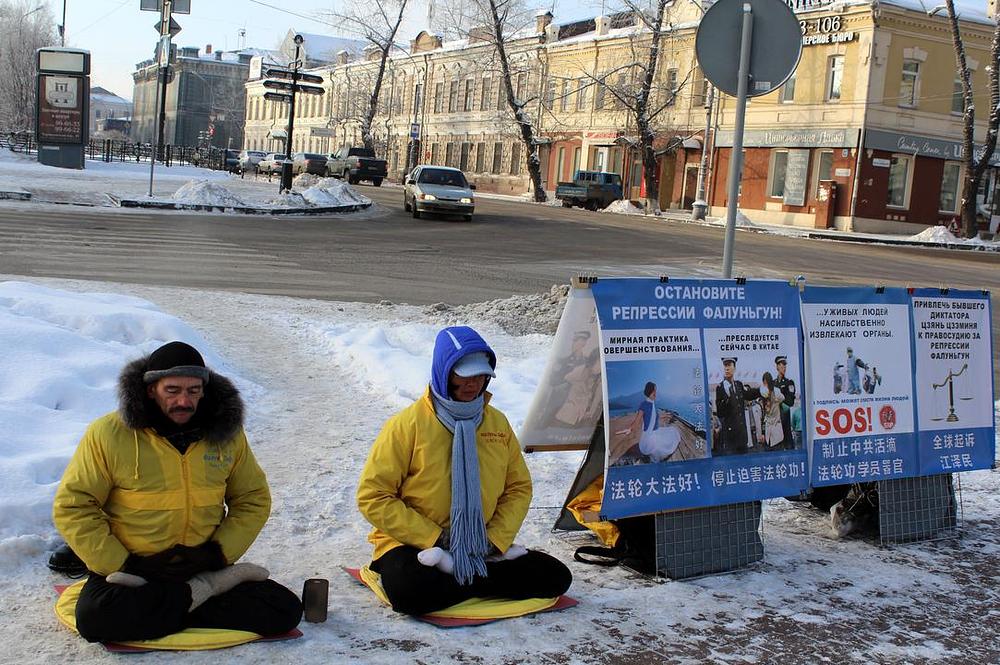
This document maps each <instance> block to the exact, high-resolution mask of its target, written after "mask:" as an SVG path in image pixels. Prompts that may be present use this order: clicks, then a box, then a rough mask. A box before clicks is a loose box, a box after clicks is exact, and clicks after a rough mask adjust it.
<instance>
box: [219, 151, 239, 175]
mask: <svg viewBox="0 0 1000 665" xmlns="http://www.w3.org/2000/svg"><path fill="white" fill-rule="evenodd" d="M222 168H223V169H224V170H226V171H229V172H230V173H239V170H240V151H239V150H230V149H228V148H227V149H226V150H224V151H223V153H222Z"/></svg>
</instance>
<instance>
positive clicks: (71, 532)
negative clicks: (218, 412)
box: [52, 412, 271, 575]
mask: <svg viewBox="0 0 1000 665" xmlns="http://www.w3.org/2000/svg"><path fill="white" fill-rule="evenodd" d="M270 511H271V494H270V491H269V489H268V486H267V478H266V477H265V475H264V472H263V470H262V469H261V468H260V466H259V465H258V464H257V460H256V459H255V458H254V455H253V453H252V452H251V450H250V446H249V444H248V443H247V439H246V434H245V433H244V432H243V429H242V428H241V427H240V428H237V429H236V430H235V434H234V435H233V436H232V437H231V438H230V439H229V440H228V441H224V442H223V443H222V444H221V445H220V444H216V443H209V442H207V441H205V440H201V441H197V442H195V443H193V444H191V445H190V447H188V449H187V452H186V453H185V454H184V455H181V454H180V452H178V450H177V449H176V448H174V447H173V446H172V445H171V444H170V442H168V441H167V440H166V439H163V438H162V437H160V436H158V435H157V434H156V432H155V431H153V430H152V429H149V428H144V429H132V428H129V427H127V426H126V425H125V423H124V422H122V419H121V417H120V416H119V414H118V412H114V413H109V414H108V415H106V416H103V417H101V418H99V419H98V420H96V421H94V422H93V423H92V424H91V425H90V427H89V428H88V429H87V432H86V433H85V434H84V436H83V439H82V440H81V441H80V444H79V446H78V447H77V449H76V453H75V454H74V455H73V458H72V459H71V460H70V462H69V466H67V468H66V471H65V473H64V474H63V478H62V482H61V483H60V484H59V489H58V490H57V491H56V496H55V501H54V503H53V507H52V517H53V521H54V522H55V525H56V528H57V529H59V532H60V533H61V534H62V535H63V537H64V538H65V539H66V542H67V543H68V544H69V546H70V547H71V548H73V551H74V552H76V553H77V554H78V555H79V556H80V558H81V559H83V561H84V563H86V564H87V567H88V568H89V569H90V570H92V571H94V572H96V573H99V574H101V575H107V574H109V573H112V572H114V571H116V570H120V569H121V567H122V566H123V565H124V563H125V559H126V558H127V557H128V555H129V554H130V553H132V554H138V555H143V556H145V555H150V554H155V553H157V552H162V551H163V550H165V549H168V548H170V547H173V546H174V545H178V544H180V545H189V546H197V545H200V544H202V543H204V542H205V541H207V540H209V539H212V540H216V541H218V543H219V545H220V546H221V547H222V553H223V555H224V556H225V557H226V560H227V561H228V562H230V563H232V562H234V561H236V560H237V559H239V558H240V556H242V555H243V553H244V552H246V550H247V548H249V547H250V545H251V544H252V543H253V541H254V539H255V538H256V537H257V534H258V533H259V532H260V530H261V528H263V526H264V523H265V522H266V521H267V517H268V515H269V514H270Z"/></svg>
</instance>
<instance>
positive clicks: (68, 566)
mask: <svg viewBox="0 0 1000 665" xmlns="http://www.w3.org/2000/svg"><path fill="white" fill-rule="evenodd" d="M49 569H50V570H54V571H55V572H57V573H62V574H63V575H65V576H66V577H70V578H72V579H76V578H78V577H83V576H84V575H86V574H87V566H86V564H84V563H83V561H81V560H80V557H78V556H77V555H76V552H74V551H73V550H71V549H70V547H69V545H67V544H66V543H63V544H62V545H60V546H59V547H57V548H56V550H55V551H54V552H53V553H52V555H51V556H50V557H49Z"/></svg>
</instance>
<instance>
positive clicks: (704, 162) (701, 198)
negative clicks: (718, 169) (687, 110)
mask: <svg viewBox="0 0 1000 665" xmlns="http://www.w3.org/2000/svg"><path fill="white" fill-rule="evenodd" d="M705 83H706V84H707V87H708V101H707V103H706V104H705V133H704V134H703V135H702V138H701V164H700V165H699V166H698V187H697V190H696V193H695V201H694V203H692V204H691V219H705V215H706V213H707V212H708V201H707V200H705V196H706V194H705V180H706V179H707V177H708V176H707V170H708V133H709V132H710V131H711V130H712V106H713V105H714V102H715V86H713V85H712V84H711V83H708V81H706V82H705Z"/></svg>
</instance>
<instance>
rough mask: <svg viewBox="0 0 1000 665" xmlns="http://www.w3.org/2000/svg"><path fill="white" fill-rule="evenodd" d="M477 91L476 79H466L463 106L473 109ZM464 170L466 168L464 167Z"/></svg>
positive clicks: (467, 109) (468, 109)
mask: <svg viewBox="0 0 1000 665" xmlns="http://www.w3.org/2000/svg"><path fill="white" fill-rule="evenodd" d="M475 93H476V82H475V80H474V79H466V80H465V100H464V104H463V105H462V108H463V109H464V110H466V111H471V110H472V105H473V104H474V103H475ZM463 170H464V169H463Z"/></svg>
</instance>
